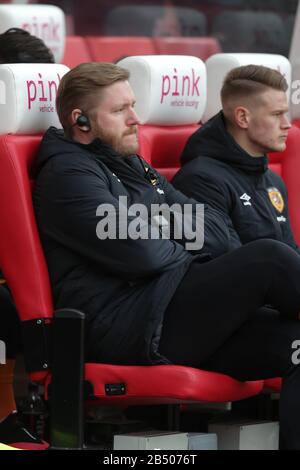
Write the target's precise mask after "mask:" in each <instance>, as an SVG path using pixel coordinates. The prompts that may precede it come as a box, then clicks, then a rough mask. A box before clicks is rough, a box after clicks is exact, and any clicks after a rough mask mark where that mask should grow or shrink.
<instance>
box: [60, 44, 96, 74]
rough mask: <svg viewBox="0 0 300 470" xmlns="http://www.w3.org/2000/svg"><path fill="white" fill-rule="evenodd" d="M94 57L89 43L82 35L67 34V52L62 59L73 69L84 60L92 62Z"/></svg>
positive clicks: (63, 62)
mask: <svg viewBox="0 0 300 470" xmlns="http://www.w3.org/2000/svg"><path fill="white" fill-rule="evenodd" d="M91 60H92V58H91V55H90V51H89V48H88V45H87V43H86V42H85V40H84V38H82V37H81V36H67V37H66V42H65V53H64V57H63V59H62V61H61V63H62V64H65V65H67V66H68V67H70V69H72V68H73V67H76V65H78V64H81V63H82V62H91Z"/></svg>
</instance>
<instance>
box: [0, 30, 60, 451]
mask: <svg viewBox="0 0 300 470" xmlns="http://www.w3.org/2000/svg"><path fill="white" fill-rule="evenodd" d="M10 63H54V57H53V54H52V52H51V50H50V49H48V47H47V46H46V45H45V44H44V42H43V41H42V40H41V39H39V38H37V37H35V36H32V35H31V34H29V33H28V32H27V31H24V30H22V29H19V28H11V29H8V30H7V31H5V32H4V33H2V34H0V64H10ZM0 236H1V235H0ZM0 278H1V279H0V339H1V340H2V341H3V342H4V343H5V344H6V364H0V442H1V443H3V444H8V445H10V446H14V447H18V448H20V449H30V450H43V449H46V448H48V447H49V444H48V443H46V442H45V441H41V440H40V439H38V438H37V437H36V436H34V435H32V434H31V433H30V432H29V431H28V430H27V429H26V428H25V427H24V426H23V424H22V423H21V422H20V421H19V418H18V413H17V406H16V402H15V397H14V389H13V376H14V366H15V355H16V352H17V350H18V349H19V345H20V340H19V331H18V323H19V320H18V315H17V312H16V309H15V306H14V304H13V301H12V299H11V296H10V293H9V288H8V286H7V285H6V282H5V279H3V276H2V274H1V272H0Z"/></svg>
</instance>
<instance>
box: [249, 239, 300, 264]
mask: <svg viewBox="0 0 300 470" xmlns="http://www.w3.org/2000/svg"><path fill="white" fill-rule="evenodd" d="M249 245H252V249H254V250H256V252H257V253H258V254H261V255H263V257H264V259H266V258H268V259H270V261H275V260H278V259H281V258H287V257H290V256H292V257H295V258H297V257H298V255H297V254H296V253H295V251H294V250H293V249H292V248H291V247H290V246H288V245H286V244H285V243H282V242H280V241H277V240H272V239H269V238H266V239H261V240H256V241H253V242H251V243H249Z"/></svg>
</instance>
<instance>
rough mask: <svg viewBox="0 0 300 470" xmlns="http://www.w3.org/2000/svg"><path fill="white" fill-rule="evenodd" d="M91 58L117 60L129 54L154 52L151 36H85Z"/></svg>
mask: <svg viewBox="0 0 300 470" xmlns="http://www.w3.org/2000/svg"><path fill="white" fill-rule="evenodd" d="M86 41H87V44H88V47H89V50H90V54H91V57H92V60H95V61H102V62H117V61H118V60H120V59H123V58H124V57H127V56H131V55H148V54H150V55H151V54H155V53H156V51H155V46H154V44H153V41H152V38H149V37H142V36H141V37H138V36H130V37H126V36H87V37H86Z"/></svg>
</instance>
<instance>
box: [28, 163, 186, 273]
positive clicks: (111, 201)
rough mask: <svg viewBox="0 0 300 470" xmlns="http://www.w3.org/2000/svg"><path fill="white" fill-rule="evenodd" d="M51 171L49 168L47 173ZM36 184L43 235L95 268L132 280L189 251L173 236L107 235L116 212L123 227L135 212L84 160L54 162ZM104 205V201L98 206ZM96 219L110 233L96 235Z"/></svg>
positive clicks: (177, 261) (183, 257) (169, 264)
mask: <svg viewBox="0 0 300 470" xmlns="http://www.w3.org/2000/svg"><path fill="white" fill-rule="evenodd" d="M69 158H72V156H71V155H70V157H69ZM87 160H88V159H87ZM49 171H50V172H52V176H51V175H50V177H49ZM39 185H40V186H43V191H41V192H40V195H39V189H38V185H37V187H36V194H35V196H36V197H35V201H36V210H37V212H38V213H39V217H38V220H39V229H40V232H41V234H42V236H46V237H49V238H50V239H53V240H55V241H57V242H59V243H60V244H62V245H64V246H65V247H67V248H68V249H70V250H73V251H74V252H76V253H77V254H79V255H81V256H83V257H84V258H86V259H87V260H89V261H91V262H93V263H96V264H98V266H99V269H104V270H108V271H109V272H111V273H112V274H114V275H118V276H120V277H121V278H124V279H128V280H136V279H139V278H142V277H145V276H150V275H154V274H156V273H159V272H162V271H166V270H169V269H173V268H176V267H177V266H179V265H181V264H182V263H184V262H186V261H187V260H188V259H189V258H190V256H191V255H190V254H189V253H188V252H187V251H185V250H184V248H183V247H182V246H181V245H180V244H179V243H177V242H176V241H172V240H165V239H137V240H133V239H131V238H129V237H127V238H124V239H118V238H117V233H116V237H113V236H111V235H112V234H113V233H114V225H113V224H114V220H115V218H114V214H115V215H116V220H117V221H118V220H120V219H122V222H123V223H125V224H126V225H127V226H128V225H129V224H130V222H132V220H133V217H131V216H130V215H129V214H128V212H126V210H123V211H122V208H121V211H120V206H119V201H118V199H116V198H115V197H114V196H113V195H112V193H111V191H110V188H109V180H108V178H107V176H106V175H105V173H104V172H103V174H102V173H101V169H97V168H96V165H95V166H94V167H93V165H92V164H91V163H89V162H88V161H84V162H82V163H81V165H79V164H78V162H74V164H71V165H70V164H69V165H67V166H66V167H65V168H63V167H62V165H61V164H60V165H59V166H57V168H56V167H55V165H53V164H52V166H51V168H48V169H47V177H45V178H43V175H41V176H40V181H39ZM103 204H105V206H101V207H100V210H99V206H100V205H103ZM105 208H106V209H107V212H105ZM109 208H110V209H109ZM101 214H102V215H101ZM110 216H111V217H110ZM105 220H106V223H105ZM110 222H111V224H110ZM99 223H100V224H102V228H103V227H104V228H105V225H106V226H107V230H108V229H109V227H110V229H111V233H110V237H107V238H105V237H104V238H103V237H102V239H100V238H99V233H100V231H101V230H100V225H99ZM146 223H147V222H145V224H146ZM144 229H145V230H146V229H147V227H144ZM102 232H103V231H102Z"/></svg>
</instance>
